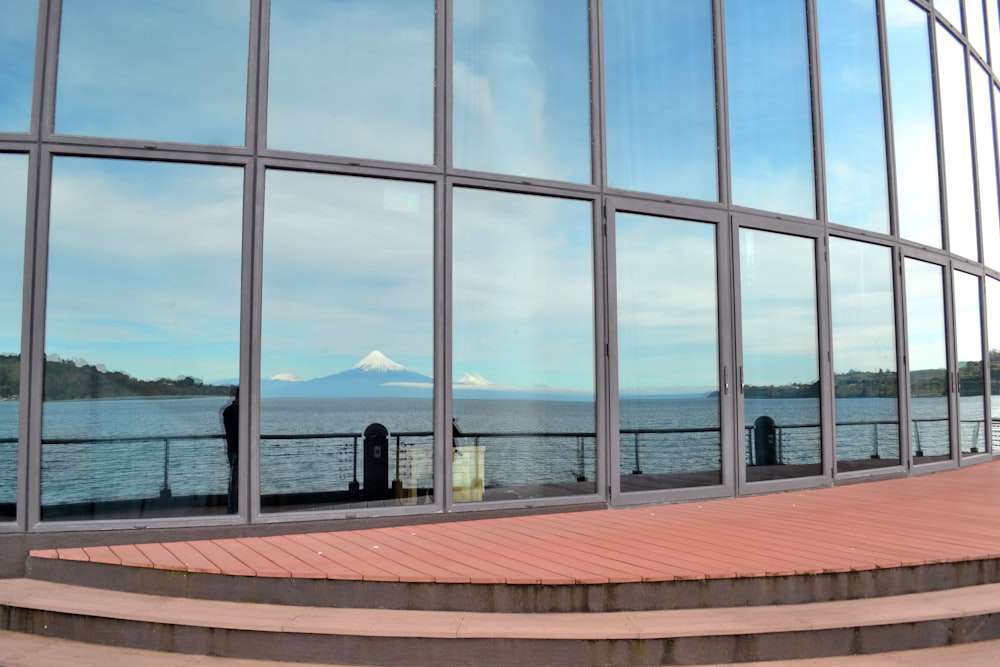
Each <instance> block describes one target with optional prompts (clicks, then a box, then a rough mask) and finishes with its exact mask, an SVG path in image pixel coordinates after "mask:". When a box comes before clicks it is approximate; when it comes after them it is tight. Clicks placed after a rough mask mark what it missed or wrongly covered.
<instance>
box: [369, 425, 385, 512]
mask: <svg viewBox="0 0 1000 667" xmlns="http://www.w3.org/2000/svg"><path fill="white" fill-rule="evenodd" d="M364 436H365V443H364V450H365V474H364V482H365V485H364V489H363V490H362V494H363V495H364V499H365V500H385V499H386V498H388V497H389V429H387V428H386V427H385V426H382V424H378V423H376V424H369V425H368V428H366V429H365V433H364Z"/></svg>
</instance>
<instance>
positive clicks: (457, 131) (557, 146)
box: [452, 0, 591, 183]
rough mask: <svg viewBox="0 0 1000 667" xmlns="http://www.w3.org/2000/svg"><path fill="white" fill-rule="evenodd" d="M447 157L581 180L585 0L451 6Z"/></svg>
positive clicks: (586, 140)
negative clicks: (450, 153)
mask: <svg viewBox="0 0 1000 667" xmlns="http://www.w3.org/2000/svg"><path fill="white" fill-rule="evenodd" d="M453 22H454V31H455V36H454V45H453V58H454V60H453V62H452V78H453V81H454V91H453V96H454V127H453V130H452V131H453V135H452V141H453V150H454V164H455V166H456V167H458V168H459V169H474V170H477V171H493V172H499V173H503V174H514V175H518V176H526V177H537V178H548V179H556V180H563V181H574V182H579V183H589V182H590V181H591V158H590V55H589V53H590V46H589V41H588V31H589V26H588V10H587V2H586V0H546V1H545V2H535V1H534V0H479V1H478V2H457V3H455V6H454V12H453Z"/></svg>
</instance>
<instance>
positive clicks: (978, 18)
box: [965, 0, 996, 58]
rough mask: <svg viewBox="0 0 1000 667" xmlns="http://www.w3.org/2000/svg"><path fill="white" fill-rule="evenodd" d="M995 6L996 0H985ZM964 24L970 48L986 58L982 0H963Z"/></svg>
mask: <svg viewBox="0 0 1000 667" xmlns="http://www.w3.org/2000/svg"><path fill="white" fill-rule="evenodd" d="M987 2H993V6H994V7H995V6H996V0H987ZM965 24H966V32H967V33H968V35H969V42H971V43H972V48H974V49H975V50H976V51H978V52H979V53H980V54H981V55H982V56H983V58H986V23H985V19H984V18H983V3H982V0H965Z"/></svg>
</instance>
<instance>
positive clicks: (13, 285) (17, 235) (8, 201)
mask: <svg viewBox="0 0 1000 667" xmlns="http://www.w3.org/2000/svg"><path fill="white" fill-rule="evenodd" d="M27 189H28V156H27V155H4V154H0V239H2V242H0V354H15V353H19V352H20V351H21V345H20V341H21V300H22V298H23V297H22V293H21V286H22V284H23V276H24V216H25V209H24V207H25V203H26V200H27Z"/></svg>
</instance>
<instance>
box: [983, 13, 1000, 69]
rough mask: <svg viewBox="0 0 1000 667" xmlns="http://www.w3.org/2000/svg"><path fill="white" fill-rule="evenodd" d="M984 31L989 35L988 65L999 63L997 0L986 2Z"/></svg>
mask: <svg viewBox="0 0 1000 667" xmlns="http://www.w3.org/2000/svg"><path fill="white" fill-rule="evenodd" d="M986 29H987V32H988V33H989V35H990V64H991V65H993V67H996V66H997V63H998V62H1000V5H998V3H997V0H986Z"/></svg>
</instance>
